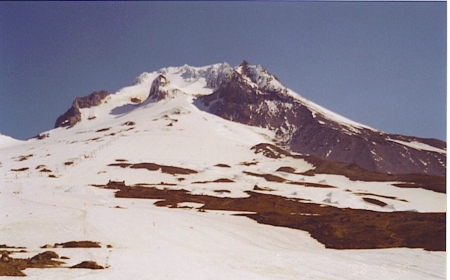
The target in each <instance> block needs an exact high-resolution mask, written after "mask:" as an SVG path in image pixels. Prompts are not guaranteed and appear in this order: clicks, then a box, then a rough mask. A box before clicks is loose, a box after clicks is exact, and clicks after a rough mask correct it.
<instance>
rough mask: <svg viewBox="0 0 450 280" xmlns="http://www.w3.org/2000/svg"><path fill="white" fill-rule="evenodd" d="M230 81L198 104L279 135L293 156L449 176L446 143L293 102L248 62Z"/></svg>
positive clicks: (377, 169) (380, 169)
mask: <svg viewBox="0 0 450 280" xmlns="http://www.w3.org/2000/svg"><path fill="white" fill-rule="evenodd" d="M228 75H229V77H230V78H229V79H228V80H226V82H223V83H221V84H220V86H219V87H218V88H217V90H215V92H214V93H212V94H210V95H206V96H202V97H199V98H198V100H197V101H196V102H197V103H198V104H199V105H202V107H206V108H207V109H206V110H207V111H208V112H210V113H212V114H215V115H217V116H220V117H222V118H225V119H228V120H231V121H236V122H240V123H243V124H246V125H251V126H258V127H264V128H268V129H271V130H273V131H274V132H275V134H276V140H277V142H278V143H279V144H280V145H281V146H283V147H285V148H289V149H290V150H291V151H294V152H299V153H303V154H311V155H315V156H319V157H321V158H324V159H329V160H332V161H338V162H345V163H349V164H356V165H358V166H360V167H362V168H364V169H366V170H369V171H373V172H380V173H388V174H406V173H425V174H430V175H444V174H445V170H446V166H445V161H446V155H445V152H444V150H445V148H446V144H445V142H443V141H440V140H436V139H421V138H417V137H407V136H402V135H393V134H387V133H384V132H381V131H377V130H374V129H371V128H369V127H366V126H363V125H359V124H356V123H352V122H351V121H349V120H346V119H344V118H342V117H340V116H338V115H336V114H334V113H331V112H328V111H327V110H325V109H322V108H320V107H319V106H314V104H311V102H308V101H306V100H304V99H303V98H300V97H296V96H293V95H292V94H290V93H289V92H288V89H287V88H286V87H284V86H283V85H282V84H281V83H280V82H279V81H278V80H277V79H276V78H275V77H274V76H272V75H270V74H269V73H268V72H267V71H266V70H265V69H264V68H263V67H262V66H259V65H258V66H253V65H249V64H248V63H247V62H245V61H244V62H243V63H241V64H240V65H239V66H238V67H236V68H235V69H234V70H233V72H232V73H231V74H228ZM199 107H200V106H199Z"/></svg>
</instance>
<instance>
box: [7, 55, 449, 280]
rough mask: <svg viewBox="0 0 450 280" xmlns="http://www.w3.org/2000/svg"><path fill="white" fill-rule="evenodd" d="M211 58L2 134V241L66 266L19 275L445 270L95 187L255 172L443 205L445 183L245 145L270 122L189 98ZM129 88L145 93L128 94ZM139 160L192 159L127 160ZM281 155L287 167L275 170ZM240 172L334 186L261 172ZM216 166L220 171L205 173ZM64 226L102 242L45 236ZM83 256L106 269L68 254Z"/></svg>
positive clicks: (340, 275) (249, 179) (208, 189)
mask: <svg viewBox="0 0 450 280" xmlns="http://www.w3.org/2000/svg"><path fill="white" fill-rule="evenodd" d="M212 67H213V69H209V68H208V67H201V68H194V67H190V66H183V67H169V68H165V69H162V70H160V71H159V72H152V73H145V75H144V74H143V75H141V76H140V77H139V78H138V79H137V81H136V83H135V84H134V85H132V86H129V87H126V88H123V89H121V90H119V91H118V92H116V93H115V94H112V95H110V96H109V97H108V98H107V99H106V100H104V102H103V104H101V105H100V106H98V107H92V108H85V109H81V112H82V121H81V122H80V123H77V124H76V125H75V126H74V127H72V128H69V129H66V128H57V129H53V130H50V131H47V132H44V133H43V134H47V133H48V135H49V136H48V137H46V138H44V139H41V140H38V139H30V140H28V141H18V140H14V139H11V138H9V137H7V136H4V135H0V209H1V216H2V218H1V219H0V244H6V245H8V246H23V247H26V251H27V252H23V253H19V252H16V253H14V254H11V257H13V258H30V257H32V256H34V255H36V254H37V253H40V252H43V251H45V250H51V251H54V252H56V253H57V254H58V255H59V256H65V257H67V258H68V259H64V260H63V261H64V262H65V264H64V267H62V268H47V269H42V268H28V269H25V270H24V271H23V272H24V273H25V274H26V275H27V277H28V278H27V279H445V278H446V253H445V252H442V251H425V250H424V249H410V248H390V249H370V250H368V249H359V250H336V249H329V248H326V247H325V245H323V244H321V243H320V242H318V241H317V240H316V239H314V238H312V237H311V236H310V234H309V233H308V232H306V231H302V230H297V229H291V228H286V227H277V226H271V225H265V224H260V223H257V222H256V221H254V220H252V219H249V218H247V217H244V216H237V215H235V214H239V213H240V212H235V211H218V210H206V211H199V208H200V207H201V206H202V204H199V203H189V202H187V203H184V204H180V205H177V206H178V208H167V207H159V206H156V205H155V204H154V203H155V202H156V201H157V199H135V198H117V197H115V196H114V193H115V191H114V190H111V189H105V188H99V187H98V185H105V184H107V183H108V182H109V181H124V182H125V184H126V185H135V184H148V185H152V186H157V187H158V188H161V189H162V188H169V189H174V190H181V189H184V190H187V191H190V192H191V193H192V194H202V195H210V196H218V197H236V198H239V197H247V196H248V193H246V191H251V190H254V187H255V185H256V186H259V187H261V188H266V189H270V190H271V191H270V194H272V195H277V196H283V197H287V198H296V199H304V200H309V201H310V202H311V203H319V204H323V205H330V206H333V207H339V208H352V209H367V210H373V211H379V212H392V211H417V212H446V194H444V193H437V192H433V191H429V190H425V189H421V188H415V189H413V188H399V187H395V186H393V184H394V183H397V182H362V181H351V180H349V179H348V178H346V177H345V176H340V175H330V174H316V175H314V176H305V175H303V174H302V173H304V172H306V171H308V170H313V169H314V166H313V165H312V164H310V163H308V162H307V161H305V160H303V159H298V158H297V159H296V158H292V157H282V158H278V159H275V158H269V157H266V156H264V155H263V154H261V153H258V154H257V153H255V152H254V150H252V147H253V146H255V145H257V144H260V143H269V144H270V143H272V142H271V141H272V140H271V139H273V132H271V131H269V130H266V129H262V128H255V127H250V126H246V125H242V124H239V123H235V122H231V121H227V120H224V119H222V118H219V117H217V116H214V115H211V114H208V113H207V112H205V111H202V110H200V109H199V108H197V107H196V106H195V105H194V104H193V99H194V98H195V95H204V94H209V93H211V92H212V91H213V90H214V88H212V87H209V86H208V80H207V77H210V76H212V75H213V74H214V71H213V70H215V69H219V68H220V67H222V68H226V67H225V66H224V65H223V64H216V65H213V66H212ZM214 67H215V68H214ZM161 73H164V75H165V77H166V78H167V79H168V80H169V81H170V82H169V84H168V85H167V86H165V87H164V89H165V90H167V91H169V92H170V93H171V94H169V95H168V96H169V97H168V98H165V99H163V100H160V101H158V102H152V101H149V100H147V97H148V95H149V92H150V87H151V85H152V82H153V80H154V79H155V78H156V77H157V76H158V75H159V74H161ZM206 74H208V75H209V76H207V75H206ZM264 81H265V79H262V80H261V83H263V82H264ZM276 82H277V81H276ZM275 85H278V82H277V83H276V84H275ZM260 86H261V85H260ZM132 98H138V99H139V100H141V101H142V103H141V104H134V103H133V102H132V101H131V99H132ZM317 108H318V109H317V111H318V112H320V113H323V114H326V113H328V112H325V111H324V110H325V109H322V108H319V107H317ZM94 116H95V118H93V117H94ZM89 119H91V120H89ZM346 123H348V124H349V125H353V123H351V122H350V121H347V120H346ZM358 125H359V124H358ZM397 142H399V141H397ZM405 145H406V144H405ZM417 148H418V149H427V147H422V146H420V147H419V146H417ZM140 163H154V164H157V165H160V166H170V167H179V168H184V169H190V170H194V171H196V172H195V173H189V174H182V173H176V174H173V173H170V172H165V171H164V170H163V169H162V168H160V169H159V170H154V171H150V170H147V169H145V168H132V165H133V164H140ZM119 164H122V166H120V165H119ZM282 167H290V168H292V169H293V170H295V172H284V171H280V168H282ZM285 169H286V168H285ZM180 172H181V171H180ZM246 172H247V173H246ZM250 173H251V174H272V175H276V176H277V177H279V178H282V179H283V180H285V182H294V181H295V182H304V183H314V184H322V185H329V186H332V188H324V187H311V186H309V187H307V186H301V185H299V184H289V183H283V182H277V181H268V180H266V179H264V178H263V177H258V176H251V175H248V174H250ZM218 179H222V181H218V182H214V181H215V180H218ZM224 179H227V180H224ZM262 192H263V191H262ZM364 193H365V194H366V195H364ZM363 197H371V198H373V199H377V200H379V201H382V202H384V203H385V204H386V206H380V205H376V204H371V203H367V201H365V200H363V199H362V198H363ZM73 240H75V241H82V240H90V241H94V242H99V243H100V245H101V248H51V249H43V248H41V247H42V246H44V245H46V244H56V243H62V242H68V241H73ZM85 260H92V261H96V262H97V263H98V264H99V265H101V266H103V267H105V269H102V270H90V269H69V268H66V267H69V266H72V265H75V264H78V263H80V262H81V261H85Z"/></svg>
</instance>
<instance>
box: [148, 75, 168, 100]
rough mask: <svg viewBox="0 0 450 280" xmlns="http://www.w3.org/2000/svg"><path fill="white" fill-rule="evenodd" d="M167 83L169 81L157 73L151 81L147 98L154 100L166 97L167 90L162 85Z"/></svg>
mask: <svg viewBox="0 0 450 280" xmlns="http://www.w3.org/2000/svg"><path fill="white" fill-rule="evenodd" d="M168 83H169V81H168V80H167V78H166V77H164V76H163V75H159V76H158V77H157V78H156V79H155V80H154V81H153V83H152V87H151V88H150V94H149V96H148V98H149V99H150V100H152V101H156V102H157V101H159V100H162V99H164V98H166V97H167V96H168V94H169V92H168V91H167V90H165V89H164V86H166V85H167V84H168Z"/></svg>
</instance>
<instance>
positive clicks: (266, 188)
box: [253, 185, 275, 192]
mask: <svg viewBox="0 0 450 280" xmlns="http://www.w3.org/2000/svg"><path fill="white" fill-rule="evenodd" d="M253 190H254V191H268V192H272V191H275V190H274V189H271V188H268V187H262V188H261V187H258V185H255V186H254V187H253Z"/></svg>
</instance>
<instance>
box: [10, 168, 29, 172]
mask: <svg viewBox="0 0 450 280" xmlns="http://www.w3.org/2000/svg"><path fill="white" fill-rule="evenodd" d="M28 169H30V168H29V167H22V168H16V169H11V171H16V172H20V171H27V170H28Z"/></svg>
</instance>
